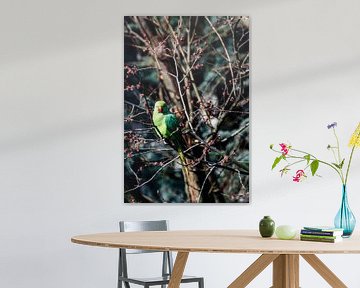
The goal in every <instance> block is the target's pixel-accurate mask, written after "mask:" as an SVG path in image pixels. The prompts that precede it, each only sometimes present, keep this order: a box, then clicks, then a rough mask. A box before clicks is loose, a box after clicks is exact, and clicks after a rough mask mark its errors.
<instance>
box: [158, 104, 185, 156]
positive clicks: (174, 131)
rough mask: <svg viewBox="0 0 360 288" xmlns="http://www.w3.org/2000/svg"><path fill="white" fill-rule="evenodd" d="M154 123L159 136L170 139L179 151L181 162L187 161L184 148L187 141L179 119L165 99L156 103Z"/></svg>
mask: <svg viewBox="0 0 360 288" xmlns="http://www.w3.org/2000/svg"><path fill="white" fill-rule="evenodd" d="M152 120H153V123H154V125H155V127H156V133H157V134H160V135H159V136H160V137H162V138H164V139H167V140H170V141H171V143H172V144H173V146H174V148H175V149H176V151H177V152H178V153H179V158H180V160H181V162H183V163H184V162H185V158H184V154H183V152H182V151H183V150H185V149H186V145H185V141H184V139H183V137H182V134H181V130H180V126H179V121H178V119H177V118H176V116H175V115H174V114H173V113H171V112H170V111H169V109H168V107H167V106H166V103H165V102H164V101H157V102H156V103H155V107H154V111H153V117H152Z"/></svg>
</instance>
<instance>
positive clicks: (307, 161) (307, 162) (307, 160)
mask: <svg viewBox="0 0 360 288" xmlns="http://www.w3.org/2000/svg"><path fill="white" fill-rule="evenodd" d="M304 158H305V159H306V164H309V162H310V155H309V154H308V155H305V156H304Z"/></svg>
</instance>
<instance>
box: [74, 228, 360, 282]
mask: <svg viewBox="0 0 360 288" xmlns="http://www.w3.org/2000/svg"><path fill="white" fill-rule="evenodd" d="M71 241H72V242H74V243H77V244H84V245H91V246H99V247H112V248H127V249H142V250H159V251H177V252H178V253H177V256H176V260H175V264H174V269H173V274H172V276H171V279H170V283H169V286H168V287H169V288H178V287H179V285H180V280H181V277H182V275H183V272H184V269H185V265H186V261H187V258H188V256H189V253H190V252H210V253H246V254H262V255H261V256H260V257H259V258H258V259H257V260H256V261H255V262H254V263H252V264H251V265H250V266H249V267H248V268H247V269H246V270H245V271H244V272H243V273H242V274H241V275H240V276H239V277H238V278H236V279H235V280H234V281H233V282H232V283H231V284H230V285H229V286H228V288H241V287H246V286H247V285H248V284H249V283H250V282H251V281H252V280H253V279H254V278H255V277H256V276H257V275H259V274H260V273H261V272H262V271H263V270H264V269H265V268H266V267H267V266H268V265H269V264H271V263H273V284H272V285H273V286H272V287H273V288H298V287H299V256H302V257H303V258H304V259H305V260H306V261H307V262H308V263H309V264H310V265H311V266H312V267H313V268H314V269H315V270H316V271H317V272H318V273H319V274H320V275H321V276H322V277H323V278H324V279H325V280H326V281H327V282H328V283H329V284H330V286H331V287H336V288H343V287H347V286H346V285H345V284H344V283H343V282H342V281H341V280H340V279H339V278H338V277H337V276H336V275H335V274H334V273H333V272H332V271H331V270H330V269H329V268H328V267H327V266H326V265H325V264H324V263H323V262H322V261H321V260H320V259H319V258H318V257H317V256H315V254H344V253H351V254H354V253H360V237H359V235H354V236H352V237H351V238H349V239H344V241H342V242H339V243H335V244H333V243H320V242H306V241H300V240H299V239H293V240H280V239H276V238H261V237H260V236H259V233H258V232H257V231H256V230H216V231H166V232H117V233H101V234H91V235H81V236H75V237H73V238H72V239H71Z"/></svg>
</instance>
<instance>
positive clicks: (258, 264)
mask: <svg viewBox="0 0 360 288" xmlns="http://www.w3.org/2000/svg"><path fill="white" fill-rule="evenodd" d="M278 256H279V255H278V254H263V255H261V256H260V257H259V258H258V259H257V260H256V261H255V262H254V263H252V264H251V265H250V266H249V267H248V268H247V269H246V270H245V271H244V272H243V273H242V274H241V275H240V276H239V277H238V278H236V279H235V281H234V282H232V283H231V284H230V285H229V286H228V288H244V287H246V286H247V285H248V284H249V283H250V282H251V281H252V280H253V279H254V278H255V277H256V276H257V275H259V274H260V273H261V272H262V271H263V270H264V269H265V268H266V267H267V266H268V265H269V264H270V263H271V262H273V261H274V260H275V259H276V258H277V257H278Z"/></svg>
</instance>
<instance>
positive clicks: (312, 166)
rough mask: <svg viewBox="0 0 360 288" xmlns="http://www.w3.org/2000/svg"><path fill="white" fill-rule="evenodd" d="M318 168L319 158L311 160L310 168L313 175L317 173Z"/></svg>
mask: <svg viewBox="0 0 360 288" xmlns="http://www.w3.org/2000/svg"><path fill="white" fill-rule="evenodd" d="M318 168H319V160H316V159H315V160H314V161H312V162H311V164H310V169H311V174H312V176H314V175H315V173H316V171H317V170H318Z"/></svg>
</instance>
